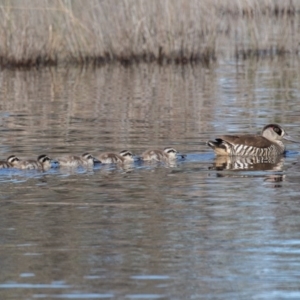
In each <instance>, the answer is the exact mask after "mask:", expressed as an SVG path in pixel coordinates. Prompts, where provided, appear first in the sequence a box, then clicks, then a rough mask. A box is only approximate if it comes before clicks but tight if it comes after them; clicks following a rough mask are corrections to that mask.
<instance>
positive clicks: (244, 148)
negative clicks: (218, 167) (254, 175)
mask: <svg viewBox="0 0 300 300" xmlns="http://www.w3.org/2000/svg"><path fill="white" fill-rule="evenodd" d="M282 139H284V140H288V141H291V142H295V143H297V142H298V141H296V140H294V139H293V138H292V137H290V136H289V135H288V134H287V132H286V131H285V130H284V129H283V128H282V127H281V126H279V125H278V124H269V125H266V126H265V127H264V128H263V129H262V132H261V134H260V135H250V134H247V135H222V136H220V137H218V138H216V139H215V140H214V141H208V142H207V145H208V146H209V147H211V148H212V149H213V150H214V152H215V154H217V155H237V156H270V155H280V154H283V153H284V151H285V146H284V144H283V142H282Z"/></svg>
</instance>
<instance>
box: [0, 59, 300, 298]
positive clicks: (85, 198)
mask: <svg viewBox="0 0 300 300" xmlns="http://www.w3.org/2000/svg"><path fill="white" fill-rule="evenodd" d="M299 75H300V74H299V62H298V61H290V60H285V61H274V60H273V61H267V60H265V61H259V62H258V61H247V62H238V63H232V62H223V63H220V64H219V65H216V66H211V67H210V68H205V67H202V66H193V67H192V66H185V67H174V66H165V67H157V66H154V65H149V66H146V65H139V66H135V67H132V68H124V67H120V66H114V67H103V68H99V69H67V70H66V69H44V70H33V71H8V70H6V71H2V72H1V73H0V82H1V90H0V109H1V110H0V126H1V127H0V128H1V134H0V137H1V157H2V158H3V159H5V158H6V157H8V156H9V155H10V154H16V155H18V156H19V157H20V158H36V157H37V155H39V154H43V153H46V154H48V155H49V156H51V157H53V158H57V157H60V156H63V155H65V154H69V153H72V154H81V153H83V152H91V153H93V154H97V153H100V152H102V151H117V152H118V151H120V150H122V149H129V150H131V151H132V152H133V153H134V154H135V155H139V154H141V153H142V152H143V151H144V150H146V149H151V148H164V147H165V146H173V147H175V148H176V149H177V150H178V151H180V152H181V153H184V154H187V157H186V159H184V160H180V161H178V162H177V163H174V164H171V165H165V164H142V163H139V162H136V163H134V164H132V165H128V166H125V167H122V166H113V165H112V166H109V165H107V166H97V167H96V168H95V169H94V170H84V169H79V170H76V171H72V170H60V169H53V170H50V171H48V172H46V173H41V172H37V171H26V172H25V171H17V170H0V186H1V193H0V199H1V202H0V205H1V209H0V224H1V226H0V230H1V234H0V237H1V238H0V262H1V268H0V298H1V299H40V298H41V299H56V298H58V299H299V298H300V291H299V280H300V255H299V254H300V218H299V214H300V185H299V181H300V163H298V157H299V155H300V151H299V147H300V145H299V144H293V143H286V145H287V149H288V151H287V155H286V156H285V157H279V158H278V159H275V160H270V161H267V162H261V161H259V160H258V161H253V160H252V161H249V160H247V159H243V160H237V159H224V158H215V156H214V154H213V152H212V151H211V150H210V149H209V148H208V147H207V146H206V145H205V141H207V140H208V139H211V138H214V137H215V136H217V135H218V134H221V133H232V134H233V133H235V134H236V133H237V134H238V133H245V132H248V133H257V132H259V131H260V130H261V128H262V127H263V126H264V125H266V124H268V123H279V124H281V125H282V126H283V127H284V128H285V129H286V130H287V132H288V133H289V134H290V135H291V136H294V137H295V138H298V139H299V140H300V130H299V120H300V107H299V96H300V93H299V92H300V81H299V77H300V76H299Z"/></svg>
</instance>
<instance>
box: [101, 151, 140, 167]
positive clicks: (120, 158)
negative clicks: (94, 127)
mask: <svg viewBox="0 0 300 300" xmlns="http://www.w3.org/2000/svg"><path fill="white" fill-rule="evenodd" d="M97 158H98V159H99V160H100V161H101V163H102V164H123V163H131V162H133V161H134V159H133V154H132V153H131V152H130V151H128V150H122V151H121V152H120V153H119V154H117V153H112V152H104V153H101V154H100V155H99V156H98V157H97Z"/></svg>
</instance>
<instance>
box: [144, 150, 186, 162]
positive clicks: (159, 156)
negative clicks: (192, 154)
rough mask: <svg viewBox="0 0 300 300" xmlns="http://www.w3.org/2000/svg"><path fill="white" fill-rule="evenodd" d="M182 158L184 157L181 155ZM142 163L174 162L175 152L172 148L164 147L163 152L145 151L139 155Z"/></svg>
mask: <svg viewBox="0 0 300 300" xmlns="http://www.w3.org/2000/svg"><path fill="white" fill-rule="evenodd" d="M182 157H184V156H183V155H182ZM140 158H141V160H143V161H164V162H170V161H173V160H176V158H177V150H176V149H174V148H172V147H166V148H165V149H164V150H147V151H145V152H144V153H143V154H142V155H141V157H140Z"/></svg>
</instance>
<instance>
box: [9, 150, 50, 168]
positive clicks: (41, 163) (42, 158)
mask: <svg viewBox="0 0 300 300" xmlns="http://www.w3.org/2000/svg"><path fill="white" fill-rule="evenodd" d="M52 162H53V160H52V159H51V158H49V156H47V155H45V154H42V155H39V156H38V158H37V160H33V159H29V160H20V159H19V158H18V157H17V156H15V155H10V156H9V157H8V158H7V163H9V164H10V165H11V166H12V167H13V168H17V169H21V170H40V171H47V170H49V169H50V168H51V167H52Z"/></svg>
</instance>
